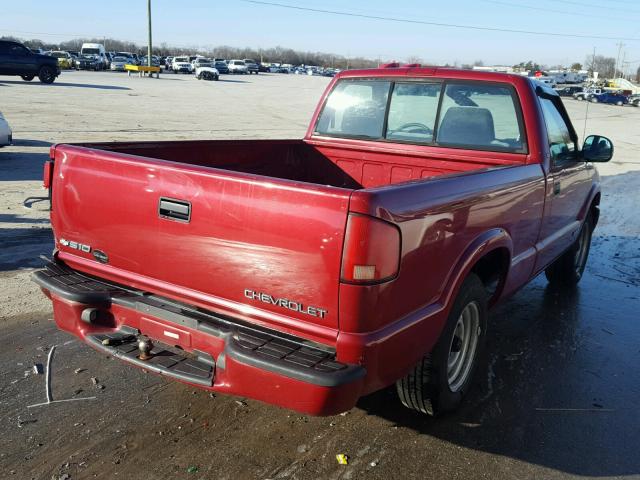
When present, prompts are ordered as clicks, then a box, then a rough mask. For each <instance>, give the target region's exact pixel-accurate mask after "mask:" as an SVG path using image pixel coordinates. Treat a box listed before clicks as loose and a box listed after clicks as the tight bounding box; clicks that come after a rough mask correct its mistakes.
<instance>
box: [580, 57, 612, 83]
mask: <svg viewBox="0 0 640 480" xmlns="http://www.w3.org/2000/svg"><path fill="white" fill-rule="evenodd" d="M584 63H585V68H586V69H587V70H588V71H589V73H590V74H591V75H593V73H594V72H598V75H599V76H600V77H603V78H611V77H613V76H614V75H615V73H616V72H615V69H616V59H615V58H614V57H605V56H604V55H595V56H593V55H588V56H587V58H586V60H585V62H584Z"/></svg>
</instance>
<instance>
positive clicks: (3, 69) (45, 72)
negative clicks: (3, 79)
mask: <svg viewBox="0 0 640 480" xmlns="http://www.w3.org/2000/svg"><path fill="white" fill-rule="evenodd" d="M0 75H20V76H21V77H22V79H23V80H26V81H27V82H30V81H31V80H33V79H34V77H36V76H37V77H38V78H39V79H40V81H41V82H42V83H53V81H54V80H55V79H56V77H57V76H58V75H60V67H59V66H58V59H57V58H55V57H49V56H47V55H40V54H39V53H33V52H32V51H31V50H29V49H28V48H27V47H25V46H24V45H22V44H21V43H18V42H11V41H7V40H0Z"/></svg>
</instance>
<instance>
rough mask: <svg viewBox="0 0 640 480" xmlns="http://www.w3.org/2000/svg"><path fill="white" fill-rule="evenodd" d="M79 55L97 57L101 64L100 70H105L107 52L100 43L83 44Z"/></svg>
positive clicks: (107, 61)
mask: <svg viewBox="0 0 640 480" xmlns="http://www.w3.org/2000/svg"><path fill="white" fill-rule="evenodd" d="M80 55H93V56H95V57H98V58H99V59H100V61H101V62H102V68H103V69H105V68H107V66H108V64H109V60H108V58H107V52H106V51H105V49H104V45H102V44H101V43H83V44H82V48H81V49H80Z"/></svg>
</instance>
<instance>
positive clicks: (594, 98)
mask: <svg viewBox="0 0 640 480" xmlns="http://www.w3.org/2000/svg"><path fill="white" fill-rule="evenodd" d="M590 102H591V103H598V99H597V98H596V97H592V98H591V100H590Z"/></svg>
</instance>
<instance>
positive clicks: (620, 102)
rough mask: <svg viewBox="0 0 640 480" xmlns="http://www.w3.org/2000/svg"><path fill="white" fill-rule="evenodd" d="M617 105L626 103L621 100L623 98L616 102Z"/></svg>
mask: <svg viewBox="0 0 640 480" xmlns="http://www.w3.org/2000/svg"><path fill="white" fill-rule="evenodd" d="M616 105H617V106H619V107H621V106H622V105H624V104H623V103H622V101H621V100H618V101H617V102H616Z"/></svg>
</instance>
